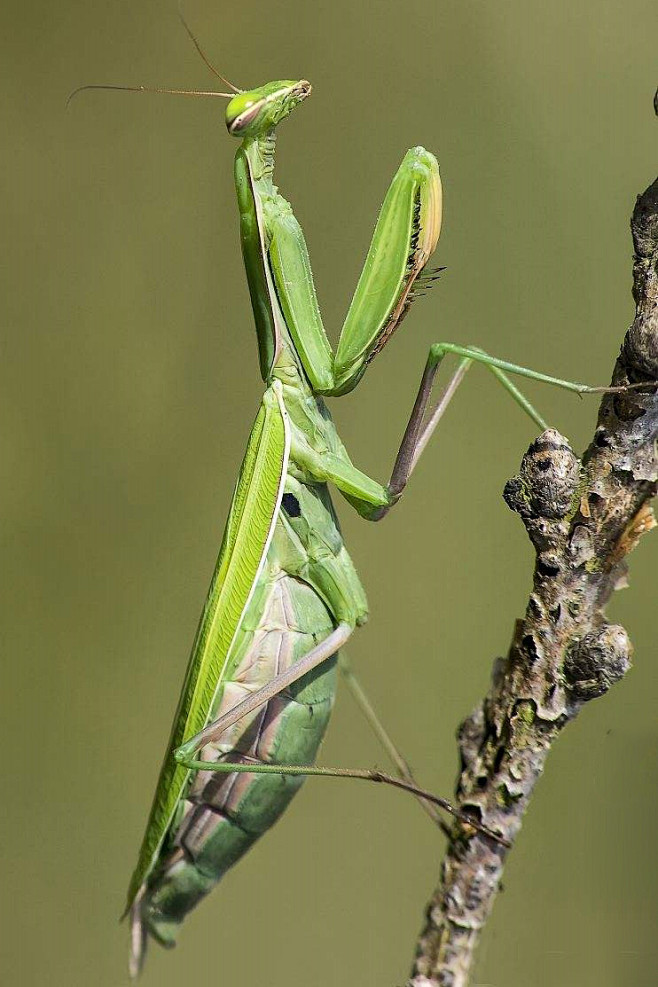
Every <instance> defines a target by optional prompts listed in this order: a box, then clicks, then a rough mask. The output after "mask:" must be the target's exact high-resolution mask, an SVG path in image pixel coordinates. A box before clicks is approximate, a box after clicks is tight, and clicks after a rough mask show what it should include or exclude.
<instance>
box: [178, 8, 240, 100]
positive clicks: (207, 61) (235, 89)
mask: <svg viewBox="0 0 658 987" xmlns="http://www.w3.org/2000/svg"><path fill="white" fill-rule="evenodd" d="M178 16H179V17H180V22H181V24H182V25H183V27H184V28H185V30H186V31H187V33H188V35H189V38H190V41H191V42H192V44H193V45H194V47H195V48H196V50H197V51H198V53H199V55H200V56H201V58H202V59H203V61H204V62H205V64H206V65H207V66H208V68H209V69H210V71H211V72H212V74H213V75H216V76H217V78H218V79H221V80H222V82H224V83H226V85H227V86H228V87H229V89H232V90H233V92H234V93H242V92H244V89H238V87H237V86H234V85H233V83H232V82H229V80H228V79H227V78H226V77H225V76H223V75H222V73H221V72H218V71H217V69H216V68H215V66H214V65H213V64H212V62H211V61H210V59H209V58H208V56H207V55H206V53H205V51H204V50H203V48H202V47H201V45H200V44H199V42H198V41H197V39H196V36H195V35H194V34H193V33H192V29H191V28H190V25H189V24H188V23H187V21H186V20H185V18H184V17H183V14H182V13H181V9H180V7H179V8H178Z"/></svg>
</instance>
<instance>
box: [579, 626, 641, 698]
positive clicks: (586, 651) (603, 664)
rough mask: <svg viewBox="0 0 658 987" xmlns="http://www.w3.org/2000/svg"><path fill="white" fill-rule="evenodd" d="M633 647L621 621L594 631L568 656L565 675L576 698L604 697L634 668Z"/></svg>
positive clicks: (582, 639)
mask: <svg viewBox="0 0 658 987" xmlns="http://www.w3.org/2000/svg"><path fill="white" fill-rule="evenodd" d="M632 653H633V646H632V644H631V642H630V640H629V638H628V634H627V633H626V631H625V630H624V628H623V627H621V626H620V625H619V624H605V625H604V626H603V627H601V628H599V629H598V630H596V631H590V633H589V634H586V635H585V636H584V637H583V638H581V639H580V641H578V642H577V643H576V644H574V645H573V646H572V647H571V648H570V649H569V651H567V654H566V656H565V660H564V676H565V679H566V680H567V685H568V688H569V691H570V692H571V695H572V696H573V698H574V699H577V700H579V701H580V702H586V701H587V700H589V699H596V698H597V697H598V696H602V695H603V694H604V693H605V692H607V691H608V689H609V688H610V687H611V686H613V685H614V684H615V683H616V682H619V681H620V680H621V679H622V678H623V677H624V675H625V674H626V672H627V671H628V670H629V668H630V667H631V655H632Z"/></svg>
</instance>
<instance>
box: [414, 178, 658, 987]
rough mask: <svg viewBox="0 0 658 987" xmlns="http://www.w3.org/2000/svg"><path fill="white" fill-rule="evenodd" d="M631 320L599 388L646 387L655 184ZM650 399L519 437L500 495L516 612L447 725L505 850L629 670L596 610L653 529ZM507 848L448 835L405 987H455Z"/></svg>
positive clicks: (465, 791)
mask: <svg viewBox="0 0 658 987" xmlns="http://www.w3.org/2000/svg"><path fill="white" fill-rule="evenodd" d="M631 230H632V234H633V246H634V249H635V258H634V266H633V282H634V283H633V296H634V299H635V303H636V314H635V320H634V322H633V324H632V326H631V328H630V329H629V330H628V332H627V333H626V336H625V338H624V342H623V345H622V347H621V352H620V355H619V358H618V359H617V362H616V364H615V368H614V372H613V378H612V381H613V384H615V385H617V384H626V383H637V382H641V381H645V380H646V381H655V380H658V179H656V181H655V182H654V183H653V185H651V186H650V187H649V188H648V189H647V190H646V191H645V192H644V193H643V194H642V195H641V196H639V198H638V200H637V203H636V205H635V210H634V212H633V217H632V220H631ZM657 441H658V395H657V394H656V392H655V388H648V389H647V392H642V393H641V392H639V391H631V392H628V393H626V394H622V395H619V394H617V395H611V394H608V395H606V396H605V397H604V398H603V401H602V402H601V407H600V409H599V417H598V424H597V428H596V431H595V433H594V437H593V440H592V443H591V445H590V446H589V448H588V449H587V451H586V453H585V455H584V456H583V458H582V460H579V459H578V458H577V457H576V456H575V455H574V453H573V451H572V450H571V448H570V446H569V443H568V442H567V440H566V439H565V438H564V437H563V436H562V435H560V433H559V432H557V431H556V430H555V429H548V430H547V431H546V432H544V433H543V434H542V435H540V436H539V438H538V439H537V440H536V441H535V442H533V443H532V445H531V446H530V448H529V449H528V451H527V453H526V454H525V456H524V457H523V461H522V463H521V469H520V471H519V474H518V476H515V477H514V478H513V479H511V480H510V481H509V482H508V483H507V485H506V487H505V492H504V497H505V500H506V501H507V503H508V505H509V506H510V507H511V509H512V510H513V511H516V512H517V513H518V514H519V515H520V516H521V518H522V520H523V523H524V525H525V527H526V529H527V532H528V535H529V536H530V539H531V541H532V543H533V545H534V547H535V550H536V560H535V570H534V578H533V588H532V593H531V595H530V599H529V600H528V605H527V609H526V614H525V618H524V619H523V620H519V621H517V624H516V628H515V633H514V638H513V640H512V644H511V647H510V650H509V654H508V656H507V658H506V659H497V660H496V662H495V663H494V668H493V676H492V683H491V687H490V690H489V693H488V694H487V696H486V697H485V698H484V700H483V701H482V703H481V704H480V705H479V706H478V707H477V708H476V709H475V710H474V711H473V712H472V713H471V715H470V716H469V717H468V718H467V719H466V720H464V722H463V723H462V724H461V726H460V728H459V731H458V741H459V751H460V755H461V774H460V777H459V780H458V784H457V789H456V793H457V797H458V805H459V807H460V808H461V809H462V810H464V809H465V810H467V811H470V812H472V813H473V814H474V815H475V816H476V818H477V819H478V820H479V821H481V822H482V823H483V824H485V825H486V826H487V827H489V828H490V829H493V830H494V831H496V832H498V833H500V835H501V836H503V837H504V838H505V839H506V840H508V841H510V843H513V841H514V839H515V838H516V836H517V834H518V832H519V829H520V827H521V821H522V818H523V814H524V812H525V811H526V809H527V807H528V805H529V802H530V798H531V796H532V792H533V790H534V787H535V784H536V783H537V781H538V779H539V777H540V776H541V774H542V772H543V770H544V764H545V762H546V758H547V756H548V753H549V751H550V749H551V745H552V744H553V742H554V741H555V740H556V738H557V736H558V734H559V733H560V732H561V731H562V729H563V728H564V727H565V726H566V725H567V723H569V722H570V721H571V720H573V719H575V717H576V716H577V715H578V713H579V712H580V710H581V709H582V708H583V706H584V705H585V704H586V703H587V702H589V701H590V700H592V699H595V698H596V697H597V696H601V695H603V694H604V693H605V692H606V691H607V690H608V689H609V688H610V686H611V685H613V684H614V683H615V682H618V681H619V680H620V679H621V678H622V677H623V675H624V674H625V673H626V671H627V670H628V668H629V667H630V655H631V645H630V642H629V640H628V637H627V635H626V631H625V630H624V628H623V627H620V626H618V625H611V624H608V623H607V621H606V618H605V613H604V608H605V605H606V603H607V602H608V600H609V598H610V596H611V595H612V593H613V591H614V590H615V589H616V588H618V587H619V586H621V585H623V584H624V580H625V572H626V562H625V558H626V555H627V554H628V553H629V552H630V551H631V549H633V548H634V547H635V545H636V544H637V542H638V540H639V538H640V536H641V535H642V534H643V533H644V532H646V531H648V530H650V528H652V527H653V526H654V525H655V521H654V517H653V513H652V510H651V507H650V503H649V502H650V499H651V498H652V497H653V496H654V495H655V493H656V490H657V480H658V457H657V453H656V443H657ZM508 853H509V850H508V849H507V848H506V847H504V846H502V845H501V844H499V843H496V842H495V841H493V840H490V839H488V838H486V837H482V836H481V835H479V834H475V835H473V834H472V833H467V832H465V830H464V828H463V826H460V825H459V824H457V825H456V826H455V827H454V828H453V830H452V836H451V839H450V840H449V843H448V847H447V849H446V854H445V857H444V859H443V863H442V867H441V875H440V882H439V885H438V887H437V888H436V890H435V892H434V894H433V896H432V899H431V900H430V902H429V905H428V907H427V913H426V921H425V925H424V928H423V930H422V932H421V934H420V937H419V939H418V944H417V951H416V960H415V963H414V967H413V971H412V979H411V980H410V981H409V987H435V985H440V987H465V985H466V984H467V982H468V977H469V972H470V970H471V967H472V963H473V958H474V953H475V949H476V947H477V944H478V941H479V938H480V933H481V931H482V929H483V927H484V924H485V922H486V921H487V918H488V917H489V915H490V913H491V909H492V907H493V903H494V901H495V898H496V895H497V893H498V890H499V888H500V883H501V878H502V872H503V867H504V864H505V859H506V857H507V854H508Z"/></svg>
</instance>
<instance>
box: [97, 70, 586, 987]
mask: <svg viewBox="0 0 658 987" xmlns="http://www.w3.org/2000/svg"><path fill="white" fill-rule="evenodd" d="M114 88H122V87H114ZM310 92H311V86H310V84H309V83H308V82H306V81H305V80H292V81H276V82H270V83H267V84H266V85H263V86H260V87H258V88H255V89H253V90H250V91H247V92H243V91H240V90H235V91H234V93H233V94H221V95H225V96H226V97H227V98H228V99H229V102H228V106H227V109H226V125H227V128H228V132H229V134H231V135H232V136H234V137H236V138H238V139H239V140H240V142H241V143H240V146H239V148H238V151H237V154H236V157H235V187H236V192H237V200H238V209H239V215H240V238H241V244H242V253H243V258H244V264H245V269H246V274H247V280H248V284H249V292H250V297H251V302H252V307H253V313H254V319H255V323H256V331H257V338H258V352H259V359H260V370H261V375H262V377H263V380H264V382H265V392H264V394H263V398H262V401H261V404H260V408H259V410H258V414H257V416H256V419H255V421H254V425H253V428H252V430H251V434H250V437H249V441H248V445H247V450H246V453H245V456H244V460H243V463H242V467H241V470H240V474H239V477H238V481H237V484H236V487H235V492H234V496H233V500H232V503H231V507H230V511H229V516H228V521H227V524H226V529H225V533H224V538H223V542H222V546H221V550H220V553H219V558H218V561H217V565H216V568H215V572H214V575H213V578H212V582H211V585H210V589H209V592H208V596H207V599H206V602H205V605H204V609H203V613H202V615H201V620H200V623H199V627H198V630H197V634H196V638H195V641H194V645H193V648H192V655H191V658H190V662H189V666H188V670H187V674H186V677H185V682H184V685H183V690H182V694H181V697H180V701H179V705H178V710H177V712H176V716H175V719H174V724H173V727H172V732H171V737H170V740H169V743H168V745H167V750H166V756H165V760H164V763H163V766H162V770H161V773H160V778H159V781H158V785H157V790H156V793H155V798H154V802H153V807H152V810H151V814H150V817H149V821H148V825H147V829H146V833H145V836H144V840H143V844H142V847H141V850H140V854H139V859H138V863H137V866H136V869H135V872H134V874H133V877H132V881H131V884H130V888H129V892H128V902H127V911H128V912H129V913H130V921H131V939H132V946H131V960H130V969H131V973H132V975H133V976H135V975H136V974H137V973H138V972H139V970H140V968H141V965H142V962H143V958H144V954H145V949H146V944H147V940H148V938H153V939H155V940H156V941H158V942H160V943H162V944H164V945H171V944H173V943H174V941H175V939H176V935H177V932H178V929H179V927H180V924H181V922H182V921H183V919H184V918H185V916H186V915H187V914H188V912H190V911H191V910H192V909H193V908H194V907H195V905H196V904H197V903H198V902H199V901H200V900H201V899H202V898H203V897H204V896H205V895H206V894H207V893H208V892H209V891H210V890H211V889H212V888H213V887H214V885H215V884H216V883H217V882H218V881H219V880H220V878H221V877H222V875H223V874H224V873H225V872H226V871H227V870H228V868H230V867H231V866H232V865H233V864H234V863H236V862H237V861H238V860H239V859H240V857H241V856H242V855H243V854H244V853H245V852H246V851H247V850H248V849H249V848H250V847H251V846H252V844H253V843H254V842H255V841H256V840H257V839H258V837H259V836H260V835H262V834H263V833H264V832H265V831H266V830H267V829H268V828H269V827H270V826H272V824H273V823H274V822H275V821H276V820H277V819H278V818H279V816H280V815H281V813H282V812H283V810H284V809H285V807H286V806H287V804H288V803H289V801H290V800H291V798H292V797H293V795H294V794H295V793H296V791H297V790H298V788H299V786H300V784H301V783H302V781H303V776H304V775H308V774H313V773H318V774H319V773H322V769H318V768H313V767H311V766H312V765H313V763H314V761H315V757H316V754H317V751H318V748H319V745H320V743H321V741H322V738H323V735H324V733H325V730H326V727H327V723H328V719H329V715H330V712H331V708H332V704H333V701H334V693H335V688H336V672H337V659H338V654H339V651H340V649H341V648H342V647H343V646H344V645H345V643H346V642H347V641H348V639H349V638H350V636H351V635H352V633H353V632H354V630H355V629H356V628H357V627H358V626H360V625H362V624H363V623H365V621H366V619H367V616H368V607H367V601H366V596H365V592H364V590H363V587H362V585H361V582H360V580H359V577H358V575H357V573H356V570H355V568H354V565H353V563H352V560H351V559H350V556H349V554H348V552H347V550H346V548H345V545H344V543H343V539H342V536H341V532H340V528H339V525H338V521H337V518H336V514H335V512H334V508H333V505H332V502H331V499H330V494H329V485H331V486H333V487H335V488H336V489H337V490H338V491H339V492H340V493H341V494H342V495H343V496H344V497H345V499H346V500H347V501H348V502H349V503H350V504H351V505H352V507H354V508H355V510H356V511H357V512H358V513H359V514H360V515H362V516H363V517H364V518H366V519H369V520H372V521H377V520H380V519H381V518H383V517H384V516H385V515H386V514H387V512H388V511H389V510H390V509H391V507H393V506H394V505H395V504H396V502H397V501H398V500H399V498H400V496H401V494H402V492H403V490H404V488H405V486H406V484H407V482H408V480H409V477H410V476H411V474H412V472H413V470H414V468H415V466H416V464H417V462H418V459H419V457H420V455H421V453H422V451H423V450H424V448H425V446H426V445H427V442H428V441H429V439H430V437H431V435H432V433H433V431H434V429H435V428H436V426H437V424H438V422H439V420H440V418H441V416H442V414H443V411H444V410H445V408H446V406H447V404H448V402H449V401H450V400H451V398H452V396H453V394H454V393H455V391H456V389H457V387H458V385H459V383H460V382H461V380H462V378H463V376H464V374H465V372H466V370H467V368H468V366H469V365H470V364H471V363H472V362H473V361H475V362H480V363H483V364H484V365H486V366H487V367H488V368H489V369H490V370H491V371H492V372H493V373H494V374H495V375H496V376H497V377H498V378H499V380H500V381H501V382H502V383H503V385H504V386H505V387H506V388H507V390H508V391H509V392H510V393H511V394H512V396H513V397H514V399H515V400H516V401H517V402H518V403H519V404H520V405H521V406H522V407H523V408H524V410H525V411H527V412H528V413H529V414H530V416H531V417H532V418H533V420H534V421H535V422H536V423H537V424H538V425H539V426H540V427H541V428H544V427H545V423H544V422H543V420H542V419H541V417H540V416H539V415H538V414H537V413H536V411H535V410H534V409H533V408H532V406H531V405H530V404H529V403H528V402H527V400H526V399H525V398H524V396H523V395H522V394H520V392H519V391H518V390H517V389H516V387H515V386H514V385H513V384H512V383H511V381H510V380H509V379H508V377H507V376H506V374H507V373H514V374H519V375H521V376H525V377H529V378H531V379H535V380H539V381H544V382H547V383H552V384H556V385H558V386H561V387H564V388H566V389H568V390H571V391H575V392H576V393H584V392H588V391H595V390H600V389H598V388H590V387H588V386H586V385H583V384H576V383H572V382H569V381H563V380H559V379H556V378H553V377H549V376H547V375H545V374H541V373H537V372H535V371H531V370H528V369H526V368H523V367H518V366H516V365H513V364H509V363H507V362H505V361H501V360H497V359H494V358H492V357H489V356H487V355H486V354H484V353H483V352H482V351H481V350H479V349H477V348H475V347H464V346H459V345H456V344H452V343H436V344H434V345H433V346H432V347H431V348H430V352H429V355H428V358H427V361H426V365H425V369H424V371H423V374H422V379H421V382H420V387H419V390H418V394H417V397H416V400H415V403H414V406H413V410H412V412H411V416H410V418H409V422H408V424H407V427H406V430H405V432H404V435H403V438H402V442H401V445H400V449H399V452H398V454H397V457H396V460H395V464H394V467H393V471H392V474H391V478H390V481H389V483H388V484H386V485H383V484H381V483H379V482H377V481H376V480H374V479H372V478H371V477H369V476H367V475H366V474H365V473H363V472H362V471H361V470H359V469H358V468H357V467H356V466H355V465H354V464H353V463H352V462H351V460H350V458H349V456H348V454H347V452H346V450H345V448H344V446H343V444H342V442H341V440H340V437H339V436H338V434H337V431H336V428H335V426H334V424H333V422H332V419H331V416H330V414H329V412H328V410H327V407H326V404H325V401H324V399H325V397H339V396H341V395H343V394H346V393H348V392H349V391H351V390H352V389H353V388H354V387H356V385H357V384H358V382H359V381H360V379H361V377H362V376H363V374H364V373H365V371H366V369H367V367H368V366H369V364H370V363H371V362H372V360H373V359H374V357H375V356H376V355H377V353H378V352H379V351H380V350H381V349H382V347H383V346H384V345H385V344H386V343H387V342H388V340H389V339H390V337H391V336H392V334H393V333H394V331H395V330H396V329H397V328H398V326H399V325H400V323H401V321H402V319H403V318H404V316H405V315H406V314H407V311H408V310H409V307H410V305H411V302H412V301H413V298H414V291H415V289H417V288H418V286H419V285H420V284H422V283H423V282H425V283H427V282H428V281H429V280H431V279H432V278H433V277H434V276H435V272H432V271H430V270H429V269H428V268H427V265H428V262H429V260H430V257H431V256H432V254H433V252H434V249H435V247H436V245H437V242H438V239H439V233H440V228H441V211H442V188H441V180H440V177H439V168H438V164H437V161H436V158H435V157H434V155H433V154H431V153H430V152H429V151H426V150H425V149H424V148H422V147H414V148H412V149H411V150H409V151H408V152H407V153H406V155H405V156H404V158H403V160H402V163H401V165H400V167H399V169H398V171H397V173H396V175H395V177H394V178H393V181H392V183H391V185H390V188H389V190H388V192H387V194H386V198H385V200H384V203H383V205H382V208H381V211H380V214H379V218H378V220H377V225H376V228H375V232H374V235H373V238H372V242H371V245H370V249H369V251H368V254H367V257H366V261H365V265H364V268H363V272H362V274H361V277H360V279H359V282H358V284H357V287H356V290H355V293H354V296H353V299H352V303H351V305H350V308H349V311H348V313H347V316H346V318H345V323H344V325H343V328H342V331H341V334H340V339H339V342H338V345H337V348H336V351H335V352H334V351H333V350H332V347H331V345H330V343H329V340H328V338H327V335H326V333H325V330H324V327H323V324H322V319H321V316H320V311H319V307H318V302H317V298H316V294H315V289H314V285H313V278H312V274H311V267H310V262H309V257H308V252H307V248H306V243H305V240H304V236H303V233H302V230H301V228H300V226H299V223H298V222H297V220H296V218H295V216H294V214H293V212H292V209H291V207H290V205H289V203H288V202H287V201H286V200H285V199H284V198H283V197H282V196H281V195H280V194H279V192H278V189H277V187H276V185H275V184H274V175H273V171H274V157H275V131H276V128H277V126H278V125H279V124H280V123H281V122H282V121H283V120H284V119H285V118H286V117H287V116H289V114H290V113H291V112H292V110H293V109H295V108H296V107H297V106H298V105H299V104H301V103H302V102H303V101H304V100H305V99H306V98H307V97H308V96H309V95H310ZM208 95H210V94H208ZM213 95H220V94H213ZM448 354H454V355H456V356H458V357H459V358H460V363H459V365H458V368H457V370H456V372H455V374H454V375H453V377H452V379H451V380H450V382H449V384H448V386H447V388H446V390H445V391H444V393H443V395H442V396H441V398H440V399H439V401H438V403H437V404H436V405H435V406H434V407H433V408H431V409H430V398H431V392H432V386H433V382H434V379H435V376H436V373H437V371H438V369H439V366H440V365H441V362H442V360H443V359H444V357H445V356H446V355H448ZM329 773H330V772H329Z"/></svg>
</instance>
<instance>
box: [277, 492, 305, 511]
mask: <svg viewBox="0 0 658 987" xmlns="http://www.w3.org/2000/svg"><path fill="white" fill-rule="evenodd" d="M281 506H282V507H283V509H284V511H285V512H286V514H287V515H288V517H301V516H302V509H301V507H300V506H299V501H298V500H297V498H296V497H295V495H294V494H291V493H284V495H283V497H282V498H281Z"/></svg>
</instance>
